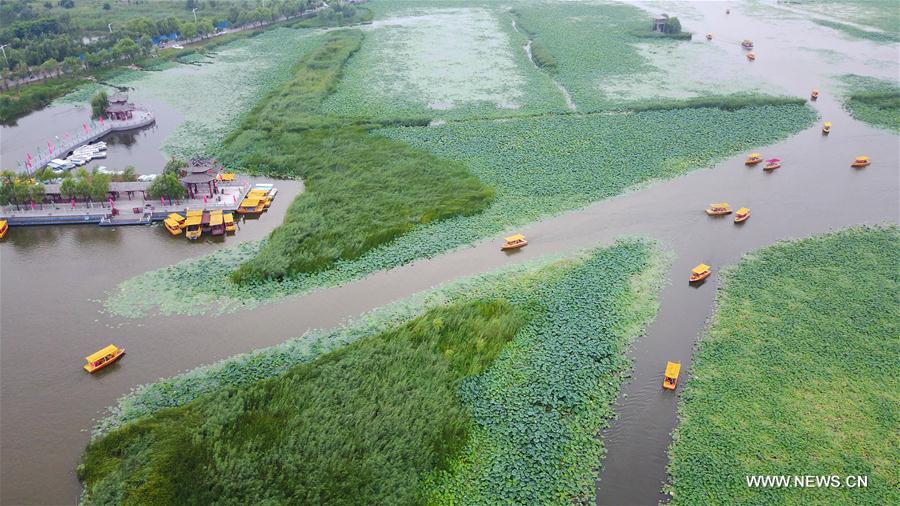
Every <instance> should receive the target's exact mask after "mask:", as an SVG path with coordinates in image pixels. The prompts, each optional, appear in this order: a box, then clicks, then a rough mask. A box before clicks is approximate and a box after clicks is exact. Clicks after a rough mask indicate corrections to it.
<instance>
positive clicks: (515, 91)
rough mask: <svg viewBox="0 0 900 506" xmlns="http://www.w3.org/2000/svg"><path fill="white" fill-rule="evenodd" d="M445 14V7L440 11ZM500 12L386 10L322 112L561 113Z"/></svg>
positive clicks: (391, 115)
mask: <svg viewBox="0 0 900 506" xmlns="http://www.w3.org/2000/svg"><path fill="white" fill-rule="evenodd" d="M448 7H452V8H448ZM525 43H526V40H524V39H523V37H522V35H521V34H519V33H517V32H516V30H515V29H514V28H513V26H512V18H511V17H510V15H509V14H508V13H507V12H506V11H505V10H503V9H501V8H490V7H489V6H485V5H480V6H478V5H473V6H468V7H467V6H465V4H455V3H452V2H450V3H441V4H438V5H429V6H427V8H422V7H421V6H418V7H417V6H415V5H409V6H407V5H405V4H404V3H403V2H400V3H399V4H394V5H393V8H391V9H390V12H388V13H385V14H382V16H381V19H380V20H379V23H378V24H377V25H373V26H372V27H369V28H367V29H366V43H365V44H364V45H363V47H362V48H361V49H360V51H359V53H357V54H356V55H354V57H353V59H352V60H351V61H350V62H349V63H348V65H347V67H346V68H345V70H344V73H343V76H342V78H341V80H340V82H339V83H337V86H336V88H335V93H334V94H333V95H331V96H329V97H328V99H326V100H325V103H324V104H323V110H324V111H326V112H328V113H331V114H338V115H342V116H351V117H368V118H372V119H377V120H381V119H395V118H425V119H426V120H430V119H433V118H444V119H460V118H472V117H491V116H509V115H517V114H534V113H541V112H548V111H563V110H565V103H564V102H563V97H562V95H561V94H560V93H559V91H558V90H557V89H556V88H555V86H554V85H553V82H552V81H551V80H550V79H549V78H548V77H547V76H546V75H544V74H543V73H542V72H540V71H539V70H538V69H537V68H535V67H534V65H532V64H531V62H530V61H528V58H527V55H526V53H525V50H524V45H525Z"/></svg>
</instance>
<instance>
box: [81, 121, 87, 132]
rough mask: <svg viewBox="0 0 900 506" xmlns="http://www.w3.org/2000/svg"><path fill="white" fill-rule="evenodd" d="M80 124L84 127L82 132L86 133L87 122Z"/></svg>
mask: <svg viewBox="0 0 900 506" xmlns="http://www.w3.org/2000/svg"><path fill="white" fill-rule="evenodd" d="M81 126H82V128H84V133H87V130H88V129H87V123H82V124H81Z"/></svg>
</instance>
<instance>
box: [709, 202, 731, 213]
mask: <svg viewBox="0 0 900 506" xmlns="http://www.w3.org/2000/svg"><path fill="white" fill-rule="evenodd" d="M706 214H708V215H710V216H720V215H723V214H731V205H730V204H729V203H728V202H719V203H718V204H710V205H709V207H707V208H706Z"/></svg>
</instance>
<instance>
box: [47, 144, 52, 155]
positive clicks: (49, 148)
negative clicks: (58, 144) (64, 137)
mask: <svg viewBox="0 0 900 506" xmlns="http://www.w3.org/2000/svg"><path fill="white" fill-rule="evenodd" d="M47 151H49V152H50V154H51V155H52V154H53V146H51V145H50V141H47Z"/></svg>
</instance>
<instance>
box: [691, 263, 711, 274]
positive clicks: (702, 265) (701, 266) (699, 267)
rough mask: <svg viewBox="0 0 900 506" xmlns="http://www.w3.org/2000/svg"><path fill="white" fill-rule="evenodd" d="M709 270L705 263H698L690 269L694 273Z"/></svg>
mask: <svg viewBox="0 0 900 506" xmlns="http://www.w3.org/2000/svg"><path fill="white" fill-rule="evenodd" d="M708 270H709V266H708V265H706V264H700V265H698V266H697V267H694V269H693V270H692V271H691V272H693V273H694V274H703V273H704V272H706V271H708Z"/></svg>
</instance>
